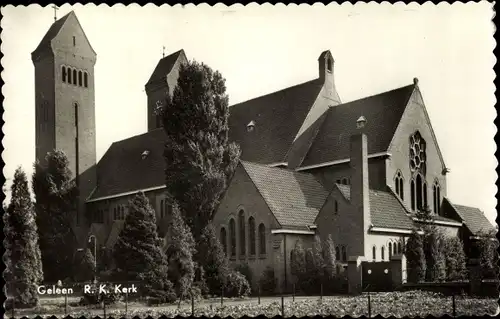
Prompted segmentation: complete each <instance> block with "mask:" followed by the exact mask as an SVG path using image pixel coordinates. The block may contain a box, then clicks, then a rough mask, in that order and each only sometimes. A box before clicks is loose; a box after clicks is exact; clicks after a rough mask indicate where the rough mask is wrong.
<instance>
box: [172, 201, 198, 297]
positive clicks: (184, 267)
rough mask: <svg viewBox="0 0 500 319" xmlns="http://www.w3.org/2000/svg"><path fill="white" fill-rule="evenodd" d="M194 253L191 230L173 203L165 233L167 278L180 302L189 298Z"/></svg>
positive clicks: (192, 276) (192, 279) (194, 268)
mask: <svg viewBox="0 0 500 319" xmlns="http://www.w3.org/2000/svg"><path fill="white" fill-rule="evenodd" d="M195 253H196V249H195V242H194V239H193V235H192V234H191V230H190V229H189V226H188V225H187V224H186V223H185V222H184V219H183V218H182V216H181V213H180V211H179V206H178V205H177V204H176V203H174V205H173V206H172V219H171V220H170V225H169V229H168V232H167V257H168V263H169V277H170V279H171V280H172V282H173V284H174V287H175V290H176V292H177V296H178V297H179V298H180V299H181V300H182V299H185V298H188V297H189V293H190V292H191V288H192V285H193V282H194V277H195V270H196V264H195V262H194V261H193V256H194V254H195Z"/></svg>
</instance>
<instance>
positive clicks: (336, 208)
mask: <svg viewBox="0 0 500 319" xmlns="http://www.w3.org/2000/svg"><path fill="white" fill-rule="evenodd" d="M334 206H335V207H334V208H335V212H336V213H337V212H338V211H339V203H338V202H337V201H335V204H334Z"/></svg>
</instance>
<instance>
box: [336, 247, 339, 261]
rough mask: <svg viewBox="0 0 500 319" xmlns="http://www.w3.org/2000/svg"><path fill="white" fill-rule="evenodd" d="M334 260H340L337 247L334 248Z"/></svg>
mask: <svg viewBox="0 0 500 319" xmlns="http://www.w3.org/2000/svg"><path fill="white" fill-rule="evenodd" d="M335 259H336V260H340V248H339V246H337V247H335Z"/></svg>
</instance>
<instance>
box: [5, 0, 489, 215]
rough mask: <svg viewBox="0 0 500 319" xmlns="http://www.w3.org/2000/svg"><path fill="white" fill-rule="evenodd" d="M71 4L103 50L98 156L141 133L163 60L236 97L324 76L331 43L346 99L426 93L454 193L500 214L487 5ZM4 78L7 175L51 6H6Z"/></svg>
mask: <svg viewBox="0 0 500 319" xmlns="http://www.w3.org/2000/svg"><path fill="white" fill-rule="evenodd" d="M71 10H74V11H75V13H76V15H77V17H78V19H79V21H80V23H81V25H82V27H83V28H84V30H85V32H86V34H87V37H88V39H89V41H90V43H91V45H92V46H93V48H94V50H95V51H96V52H97V63H96V66H95V85H96V117H97V118H96V127H97V128H96V130H97V159H98V160H99V159H100V158H101V157H102V155H103V154H104V152H105V151H106V150H107V149H108V148H109V146H110V145H111V143H112V142H114V141H118V140H121V139H124V138H127V137H130V136H133V135H136V134H140V133H144V132H145V131H146V93H145V92H144V85H145V83H146V81H147V80H148V78H149V76H150V75H151V73H152V71H153V69H154V67H155V66H156V64H157V62H158V60H159V59H160V58H161V57H162V47H163V46H165V47H166V53H167V54H169V53H172V52H175V51H177V50H179V49H184V50H185V52H186V55H187V56H188V58H189V59H196V60H198V61H202V62H205V63H207V64H208V65H209V66H211V67H212V68H213V69H217V70H219V71H220V72H221V73H222V75H223V76H224V77H225V78H226V80H227V81H226V84H227V91H228V94H229V97H230V104H234V103H237V102H241V101H244V100H247V99H250V98H253V97H257V96H260V95H263V94H265V93H270V92H273V91H276V90H279V89H282V88H285V87H288V86H291V85H295V84H298V83H302V82H305V81H308V80H311V79H314V78H317V76H318V67H317V58H318V56H319V54H320V53H321V52H322V51H323V50H326V49H329V50H331V52H332V54H333V56H334V59H335V70H334V72H335V79H336V85H337V89H338V91H339V94H340V96H341V99H342V100H343V101H344V102H348V101H352V100H355V99H358V98H362V97H365V96H369V95H373V94H377V93H380V92H383V91H387V90H391V89H394V88H397V87H401V86H404V85H408V84H411V83H412V79H413V78H414V77H418V78H419V86H420V88H421V91H422V94H423V97H424V101H425V104H426V107H427V111H428V113H429V116H430V119H431V122H432V125H433V128H434V131H435V133H436V137H437V140H438V142H439V145H440V148H441V151H442V153H443V156H444V159H445V163H446V165H447V166H448V167H449V168H450V169H451V173H450V174H449V175H448V197H450V199H451V200H452V201H453V202H455V203H458V204H464V205H471V206H476V207H479V208H480V209H482V210H483V211H484V212H485V213H486V215H487V217H488V218H489V219H490V221H491V222H493V223H494V220H495V218H496V210H495V206H496V203H497V201H496V199H495V194H496V192H497V188H496V186H495V181H496V178H497V175H496V172H495V167H496V165H497V161H496V159H495V157H494V152H495V150H496V144H495V142H494V140H493V138H494V135H495V132H496V128H495V126H494V124H493V120H494V118H495V116H496V110H495V108H494V105H495V102H496V101H495V96H494V90H495V87H494V85H493V79H494V72H493V65H494V63H495V57H494V55H493V52H492V51H493V48H494V39H493V32H494V26H493V23H492V22H491V19H492V17H493V10H492V5H491V4H489V3H487V2H482V3H479V4H477V3H467V4H462V3H458V2H457V3H454V4H453V5H449V4H447V3H441V4H440V5H438V6H435V5H433V4H431V3H426V5H424V6H419V5H415V4H413V5H404V4H401V3H400V4H398V5H390V4H387V3H386V4H383V5H380V4H376V3H373V2H372V3H370V4H365V3H359V4H356V5H351V4H350V3H345V4H343V5H336V4H333V5H329V6H326V7H325V6H324V5H315V6H309V5H301V6H297V5H289V6H284V5H277V6H271V5H263V6H258V5H251V6H246V7H243V6H241V5H240V6H231V7H226V6H223V5H217V6H215V7H210V6H208V5H200V6H193V5H189V6H184V7H182V6H180V5H177V6H175V7H173V8H172V7H169V6H165V5H164V6H162V7H160V8H158V7H156V6H154V5H151V4H149V5H147V6H145V7H139V6H138V5H130V6H128V7H125V6H123V5H115V6H113V7H112V8H110V7H109V6H107V5H100V6H95V5H85V6H82V5H75V6H69V5H64V6H62V7H60V9H59V10H58V12H57V16H58V17H62V16H63V15H65V14H66V13H68V12H69V11H71ZM2 15H3V18H2V20H1V24H2V28H3V32H2V35H1V36H2V46H1V48H2V53H3V54H4V57H3V59H2V65H3V67H4V68H5V70H4V71H3V72H2V77H3V80H4V82H5V85H4V87H3V89H2V92H3V94H4V97H5V101H4V108H5V113H4V117H3V119H4V121H5V122H6V124H5V126H4V127H3V132H4V134H5V138H4V140H3V145H4V147H5V151H4V153H3V159H4V161H5V164H6V165H5V168H4V175H5V176H6V178H8V179H12V176H13V173H14V170H15V168H16V167H17V166H19V165H21V166H22V167H23V168H24V169H25V170H26V171H27V173H28V174H29V175H30V176H31V172H32V163H33V161H34V159H35V125H34V123H35V105H34V92H35V91H34V67H33V64H32V62H31V56H30V54H31V52H32V51H33V50H34V49H35V48H36V46H37V45H38V43H39V42H40V40H41V39H42V37H43V35H44V34H45V33H46V31H47V30H48V29H49V27H50V25H51V24H52V22H53V21H54V20H53V17H54V10H53V9H52V8H50V7H46V8H42V7H40V6H39V5H30V6H28V7H22V6H17V7H13V6H11V5H9V6H7V7H2Z"/></svg>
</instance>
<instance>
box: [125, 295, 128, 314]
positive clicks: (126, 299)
mask: <svg viewBox="0 0 500 319" xmlns="http://www.w3.org/2000/svg"><path fill="white" fill-rule="evenodd" d="M127 312H128V289H127V290H126V291H125V317H126V316H127Z"/></svg>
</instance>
